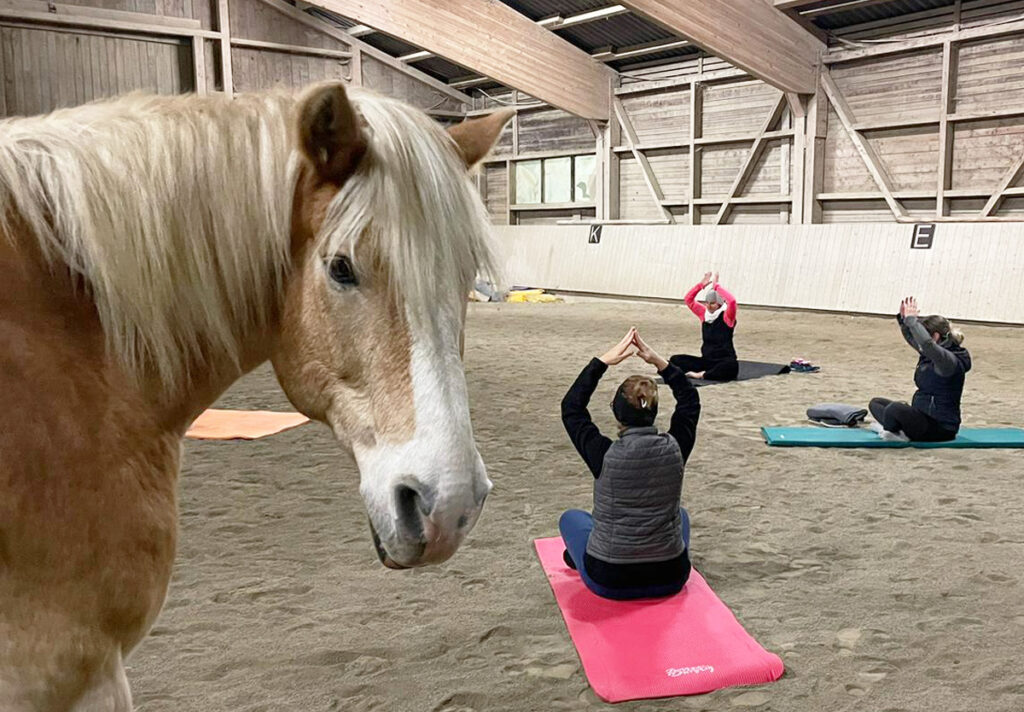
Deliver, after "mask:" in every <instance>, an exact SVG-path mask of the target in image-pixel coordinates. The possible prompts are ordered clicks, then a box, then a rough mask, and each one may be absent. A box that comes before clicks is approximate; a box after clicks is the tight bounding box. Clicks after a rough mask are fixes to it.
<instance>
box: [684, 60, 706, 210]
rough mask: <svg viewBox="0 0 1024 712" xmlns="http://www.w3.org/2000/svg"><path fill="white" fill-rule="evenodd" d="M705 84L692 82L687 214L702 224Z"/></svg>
mask: <svg viewBox="0 0 1024 712" xmlns="http://www.w3.org/2000/svg"><path fill="white" fill-rule="evenodd" d="M703 60H704V55H701V57H700V60H699V61H700V62H701V63H703ZM703 113H704V85H703V84H701V83H700V82H690V175H689V186H690V190H689V193H690V200H689V206H688V210H689V215H687V221H688V222H689V223H690V225H699V224H700V215H699V214H698V211H699V210H700V208H699V206H698V205H697V203H696V201H697V199H699V198H700V197H701V182H702V180H703V177H702V175H701V170H700V169H701V158H702V155H703V153H702V150H701V147H700V146H698V145H697V139H699V138H701V137H702V136H703V130H704V120H703Z"/></svg>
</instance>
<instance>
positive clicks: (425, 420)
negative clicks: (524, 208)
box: [0, 84, 510, 712]
mask: <svg viewBox="0 0 1024 712" xmlns="http://www.w3.org/2000/svg"><path fill="white" fill-rule="evenodd" d="M509 116H510V114H509V113H508V112H504V113H501V114H493V115H491V116H490V117H486V118H483V119H478V120H476V121H469V122H466V123H463V124H461V125H459V126H458V127H455V128H454V129H452V130H450V131H449V132H445V131H444V130H443V129H442V128H441V127H440V126H439V125H437V124H436V123H435V122H433V121H432V120H431V119H430V118H429V117H427V116H426V114H424V113H423V112H421V111H419V110H416V109H413V108H411V107H409V106H406V105H404V104H402V103H400V102H398V101H394V100H391V99H386V98H383V97H379V96H376V95H373V94H370V93H364V92H359V91H353V92H352V93H351V97H350V96H348V95H347V94H346V92H345V90H344V88H343V87H342V86H341V85H340V84H328V85H321V86H318V87H315V88H313V89H312V90H310V91H309V92H307V93H306V94H304V95H303V96H302V97H300V98H296V97H293V96H290V95H285V94H282V93H275V94H265V95H249V96H241V97H237V98H236V99H234V100H228V99H225V98H222V97H219V98H218V97H211V98H198V97H152V96H141V95H135V96H129V97H126V98H122V99H118V100H114V101H110V102H101V103H96V104H91V105H87V106H83V107H79V108H76V109H69V110H63V111H58V112H55V113H53V114H50V115H49V116H45V117H41V118H30V119H15V120H11V121H7V122H3V123H0V282H2V285H3V286H2V288H0V405H2V407H0V709H2V710H4V712H22V711H26V710H32V711H33V712H36V711H40V710H46V711H47V712H50V711H55V710H62V711H63V710H74V711H75V712H80V711H83V710H89V711H93V710H104V711H106V710H119V711H120V710H130V709H131V695H130V692H129V688H128V683H127V681H126V678H125V672H124V668H123V660H124V657H125V656H126V655H127V654H128V653H129V651H131V650H132V648H133V647H135V645H136V644H137V643H138V642H139V641H140V640H141V639H142V638H143V636H145V634H146V632H147V631H148V630H149V628H150V626H151V624H152V623H153V621H154V619H155V618H156V616H157V613H158V612H159V610H160V607H161V605H162V603H163V600H164V595H165V592H166V589H167V584H168V580H169V577H170V573H171V564H172V561H173V559H174V549H175V538H176V533H175V529H176V517H177V511H176V506H177V505H176V495H175V489H176V485H177V474H178V470H179V463H180V459H181V439H182V436H183V434H184V432H185V429H186V428H187V426H188V425H189V423H190V422H191V421H192V420H193V419H194V418H195V417H196V416H197V415H198V414H199V413H200V412H202V411H203V410H204V409H205V408H206V407H207V406H209V405H210V404H211V403H213V401H214V400H215V399H216V398H217V397H218V395H219V394H220V393H222V392H223V391H224V390H225V389H226V388H227V387H228V386H229V385H230V384H231V383H232V382H234V381H235V380H237V379H238V378H239V377H240V376H241V375H242V374H244V373H246V372H247V371H249V370H251V369H252V368H254V367H255V366H257V365H258V364H260V363H262V362H264V361H266V360H268V359H269V360H270V361H271V362H272V363H273V366H274V369H275V370H276V373H277V376H278V379H279V381H280V383H281V385H282V387H283V388H284V390H285V392H286V393H287V395H288V397H289V399H290V400H291V401H292V403H293V404H294V405H295V407H296V408H297V409H298V410H300V411H301V412H303V413H305V414H306V415H308V416H310V417H312V418H315V419H317V420H320V421H323V422H325V423H327V424H328V425H329V426H330V427H331V428H332V429H333V431H334V433H335V434H336V436H337V437H338V439H339V440H340V441H341V443H342V445H343V446H344V447H345V448H347V449H349V450H350V451H351V452H352V453H353V455H354V456H355V460H356V463H357V465H358V467H359V472H360V491H361V493H362V495H363V497H364V500H365V504H366V509H367V512H368V514H369V518H370V523H371V529H372V531H373V539H374V544H375V547H376V549H377V552H378V554H379V556H380V559H381V561H382V562H383V563H384V564H386V565H388V566H390V567H393V568H402V567H409V566H417V565H420V564H427V563H433V562H439V561H443V560H445V559H447V558H448V557H449V556H451V555H452V553H453V552H454V551H455V550H456V548H457V547H458V546H459V544H460V542H461V541H462V540H463V538H464V537H465V535H466V533H467V532H468V531H469V530H470V528H472V526H473V524H474V523H475V521H476V519H477V516H478V515H479V513H480V509H481V507H482V505H483V501H484V498H485V497H486V495H487V493H488V491H489V490H490V488H491V483H490V481H489V480H488V479H487V475H486V472H485V470H484V465H483V462H482V461H481V459H480V455H479V454H478V452H477V448H476V445H475V443H474V440H473V433H472V428H471V425H470V418H469V407H468V402H467V394H466V383H465V376H464V373H463V369H462V362H461V358H460V336H461V331H462V326H463V321H464V317H465V300H466V294H467V291H468V287H469V286H470V284H471V283H472V280H473V278H474V276H475V274H477V271H478V269H481V268H486V267H487V266H488V260H489V252H488V241H487V235H488V220H487V216H486V213H485V211H484V209H483V206H482V203H481V201H480V198H479V196H478V195H477V194H476V193H475V191H474V189H473V187H472V183H471V181H470V178H469V172H468V170H467V164H468V165H471V164H473V163H475V162H477V161H478V160H480V159H481V158H482V157H483V155H484V154H485V153H486V152H487V151H488V150H489V149H490V147H491V145H492V143H493V142H494V140H495V139H496V137H497V135H498V133H499V132H500V131H501V129H502V127H503V125H504V124H505V122H506V121H507V120H508V118H509Z"/></svg>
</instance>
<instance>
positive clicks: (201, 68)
mask: <svg viewBox="0 0 1024 712" xmlns="http://www.w3.org/2000/svg"><path fill="white" fill-rule="evenodd" d="M192 79H193V81H194V82H195V91H196V94H198V95H199V96H205V95H206V41H205V40H203V38H202V37H193V38H192Z"/></svg>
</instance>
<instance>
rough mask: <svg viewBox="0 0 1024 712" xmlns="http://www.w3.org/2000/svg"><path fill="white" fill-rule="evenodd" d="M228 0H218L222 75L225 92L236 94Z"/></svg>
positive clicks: (229, 94) (230, 94)
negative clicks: (232, 67)
mask: <svg viewBox="0 0 1024 712" xmlns="http://www.w3.org/2000/svg"><path fill="white" fill-rule="evenodd" d="M228 14H229V13H228V0H217V30H218V31H219V32H220V76H221V81H222V82H223V83H224V87H223V88H224V93H225V94H227V95H228V96H229V97H231V96H234V95H235V82H234V79H233V78H232V76H231V20H230V18H229V17H228Z"/></svg>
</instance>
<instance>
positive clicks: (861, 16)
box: [801, 0, 956, 30]
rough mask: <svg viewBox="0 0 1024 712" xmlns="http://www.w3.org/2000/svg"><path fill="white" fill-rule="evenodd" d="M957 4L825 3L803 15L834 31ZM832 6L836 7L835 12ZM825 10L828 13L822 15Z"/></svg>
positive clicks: (929, 0)
mask: <svg viewBox="0 0 1024 712" xmlns="http://www.w3.org/2000/svg"><path fill="white" fill-rule="evenodd" d="M955 4H956V2H955V0H891V2H881V3H864V4H863V5H862V6H861V5H858V4H857V3H856V2H849V1H848V2H844V3H841V4H838V5H837V3H835V2H834V1H833V2H823V3H821V4H820V5H816V6H811V7H809V8H805V9H804V12H802V13H801V14H803V15H805V16H807V15H808V14H810V16H811V19H812V20H813V22H814V24H816V25H817V26H818V27H820V28H822V29H824V30H833V29H838V28H842V27H848V26H850V25H860V24H863V23H865V22H875V21H877V20H887V19H893V20H897V21H898V19H899V17H900V16H901V15H909V14H912V13H915V12H922V11H924V10H934V9H935V8H940V7H949V8H950V10H952V8H953V6H954V5H955ZM830 6H836V7H835V9H834V10H832V9H829V7H830ZM822 8H824V9H825V10H826V12H824V13H820V14H819V12H818V11H819V10H821V9H822Z"/></svg>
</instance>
